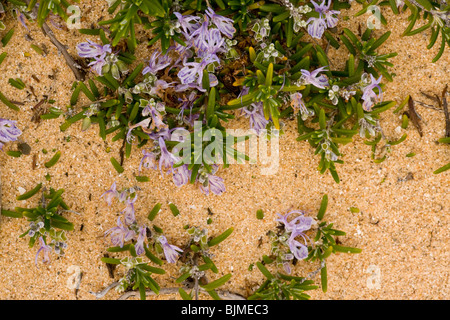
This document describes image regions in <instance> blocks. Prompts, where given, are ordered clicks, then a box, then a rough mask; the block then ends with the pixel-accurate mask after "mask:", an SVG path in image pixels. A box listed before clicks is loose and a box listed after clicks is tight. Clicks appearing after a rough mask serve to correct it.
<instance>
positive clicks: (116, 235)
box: [105, 217, 136, 248]
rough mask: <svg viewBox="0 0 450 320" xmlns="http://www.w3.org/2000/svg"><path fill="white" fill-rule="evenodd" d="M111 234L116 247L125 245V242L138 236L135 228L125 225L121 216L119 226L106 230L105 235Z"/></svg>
mask: <svg viewBox="0 0 450 320" xmlns="http://www.w3.org/2000/svg"><path fill="white" fill-rule="evenodd" d="M109 234H111V243H112V244H113V245H114V246H116V247H121V248H122V247H123V244H124V242H126V241H130V240H131V239H133V238H134V237H135V236H136V233H135V232H134V231H133V230H130V229H128V227H126V226H124V225H123V223H122V221H121V220H120V217H119V218H117V226H115V227H113V228H111V229H109V230H107V231H106V232H105V237H106V236H107V235H109Z"/></svg>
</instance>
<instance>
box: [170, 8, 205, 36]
mask: <svg viewBox="0 0 450 320" xmlns="http://www.w3.org/2000/svg"><path fill="white" fill-rule="evenodd" d="M173 14H174V15H175V16H176V17H177V19H178V21H179V22H180V25H181V28H182V29H183V31H184V33H186V34H188V35H189V34H192V33H193V32H194V31H195V30H197V29H198V28H199V27H200V17H195V16H183V15H182V14H181V13H179V12H174V13H173ZM192 21H194V23H191V22H192Z"/></svg>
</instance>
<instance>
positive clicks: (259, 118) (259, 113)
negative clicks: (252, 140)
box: [241, 102, 269, 134]
mask: <svg viewBox="0 0 450 320" xmlns="http://www.w3.org/2000/svg"><path fill="white" fill-rule="evenodd" d="M241 110H242V111H243V112H244V115H245V117H247V118H250V128H252V129H253V130H255V131H256V133H257V134H259V133H260V131H261V130H263V129H265V128H266V126H267V124H268V123H269V121H268V120H266V118H265V116H264V110H263V103H262V102H256V103H252V104H251V105H249V106H247V107H243V108H242V109H241Z"/></svg>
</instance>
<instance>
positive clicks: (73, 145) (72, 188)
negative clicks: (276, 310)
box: [0, 0, 450, 299]
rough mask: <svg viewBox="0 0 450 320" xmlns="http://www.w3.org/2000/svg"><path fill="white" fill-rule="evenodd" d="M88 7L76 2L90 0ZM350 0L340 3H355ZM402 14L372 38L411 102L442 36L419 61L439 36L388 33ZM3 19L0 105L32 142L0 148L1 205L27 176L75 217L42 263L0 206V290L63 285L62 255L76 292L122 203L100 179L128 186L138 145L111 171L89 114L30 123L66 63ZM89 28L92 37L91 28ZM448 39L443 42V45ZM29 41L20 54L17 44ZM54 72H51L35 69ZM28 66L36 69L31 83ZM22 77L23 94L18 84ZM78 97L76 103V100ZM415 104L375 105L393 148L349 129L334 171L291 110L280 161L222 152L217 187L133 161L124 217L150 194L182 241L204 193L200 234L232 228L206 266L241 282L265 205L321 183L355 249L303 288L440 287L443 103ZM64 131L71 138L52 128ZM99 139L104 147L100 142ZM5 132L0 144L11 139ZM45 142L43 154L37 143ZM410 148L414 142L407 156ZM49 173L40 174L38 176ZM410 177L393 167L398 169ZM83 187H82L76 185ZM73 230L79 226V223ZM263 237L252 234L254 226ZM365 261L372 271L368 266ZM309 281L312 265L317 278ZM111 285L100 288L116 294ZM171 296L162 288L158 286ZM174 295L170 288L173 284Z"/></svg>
mask: <svg viewBox="0 0 450 320" xmlns="http://www.w3.org/2000/svg"><path fill="white" fill-rule="evenodd" d="M81 2H82V4H81V11H82V13H84V14H83V15H82V17H83V27H84V28H88V27H90V25H91V23H92V22H95V21H97V20H98V17H100V16H102V15H105V13H106V10H105V9H106V6H107V5H106V2H105V1H93V0H84V1H81ZM93 3H95V4H96V5H95V8H94V9H93V10H92V11H91V12H90V13H86V12H87V11H88V9H89V8H91V6H92V4H93ZM358 8H359V7H358ZM356 9H357V8H353V9H352V10H350V11H349V13H348V14H349V15H351V14H354V13H355V12H356ZM406 17H407V16H406V15H401V16H397V17H394V16H393V15H391V14H387V18H388V21H389V24H388V26H387V27H383V28H382V29H381V30H377V31H376V34H377V35H381V34H382V33H384V32H386V30H388V29H389V30H392V35H391V37H390V38H389V40H388V41H387V42H386V43H385V45H383V46H382V47H381V49H380V50H381V51H382V52H391V51H396V52H398V56H397V57H395V58H393V59H391V62H393V63H394V64H395V67H394V68H393V69H392V70H393V71H394V72H395V73H396V75H397V76H396V77H395V78H394V82H393V83H390V84H389V86H388V88H387V89H386V91H385V95H384V98H385V99H386V100H396V101H398V102H400V101H401V100H403V99H404V97H405V96H406V95H407V94H411V95H412V96H413V97H414V98H416V99H418V100H421V101H423V102H426V103H429V104H432V103H433V102H432V101H429V100H427V99H425V98H424V97H422V96H421V95H420V93H419V91H420V90H422V91H424V92H427V93H430V94H440V93H441V91H442V89H443V88H444V86H445V84H446V83H448V82H449V80H450V79H449V70H448V69H449V61H450V55H449V50H447V52H446V53H444V55H443V56H442V58H441V59H440V60H439V61H438V62H437V63H434V64H433V63H431V59H432V57H434V55H435V54H436V52H437V49H438V48H433V49H432V50H430V51H427V50H426V45H427V43H428V37H429V34H428V33H424V34H420V35H416V36H414V37H406V38H402V37H401V33H402V31H403V30H404V29H405V28H406V26H407V20H406ZM365 19H367V16H366V17H361V18H359V19H358V20H356V19H354V18H351V19H350V20H349V21H347V22H342V21H341V23H340V25H339V26H340V27H349V28H350V29H352V30H353V31H355V32H356V30H357V25H356V23H355V21H361V22H362V23H364V22H365ZM6 25H7V29H9V28H11V27H12V26H16V31H15V34H14V37H13V39H12V40H11V42H10V43H9V44H8V46H7V47H6V48H4V49H0V52H3V51H6V52H8V57H7V58H6V60H5V61H4V62H3V64H2V65H1V66H0V70H1V75H2V76H1V77H0V88H1V91H2V92H3V93H4V94H5V95H6V96H7V97H8V98H10V99H11V100H16V101H24V102H25V105H24V106H22V107H21V109H22V111H21V112H20V113H16V112H14V111H11V110H10V109H8V108H6V107H5V106H4V105H1V106H0V117H2V118H8V119H16V120H18V126H19V128H21V129H22V130H23V135H22V137H21V139H22V141H24V142H27V143H28V144H29V145H30V146H31V148H32V152H31V155H28V156H22V157H20V158H12V157H8V156H6V155H5V154H4V153H0V163H1V174H2V183H3V184H2V198H3V199H2V205H3V208H5V209H13V208H14V207H15V206H22V207H25V206H32V205H35V204H36V203H37V201H38V199H37V197H33V198H32V199H29V200H28V201H24V202H20V201H16V200H15V199H16V196H17V195H18V194H19V191H18V188H19V187H22V188H25V189H26V190H30V189H31V188H32V187H34V186H35V185H36V184H37V183H39V182H44V183H45V185H46V186H47V187H50V186H52V187H54V188H64V189H65V191H66V192H65V194H64V196H65V197H64V198H65V200H66V202H67V203H68V204H69V205H70V206H71V208H72V210H75V211H77V212H79V213H80V215H75V214H69V217H70V220H71V221H72V222H73V223H74V224H75V231H74V232H71V233H69V234H68V237H69V241H68V244H69V248H68V249H67V250H66V255H65V257H63V258H59V259H55V256H53V260H52V262H51V264H50V265H43V264H39V268H37V267H36V266H35V265H34V257H35V254H36V251H37V248H36V247H35V248H32V249H29V248H28V243H27V241H26V240H25V239H19V238H18V236H19V235H20V234H22V233H23V232H24V231H25V230H27V226H28V223H27V222H26V220H25V219H22V220H17V219H11V218H5V217H1V218H0V266H1V267H0V283H2V285H1V286H0V299H75V298H76V296H75V293H74V290H72V289H69V288H68V287H67V281H68V279H69V278H70V276H71V273H68V271H67V270H68V268H69V267H71V266H73V265H74V266H79V267H80V268H81V270H82V272H83V277H82V281H81V286H80V289H79V291H78V295H77V297H78V299H94V297H93V296H92V295H91V294H89V291H100V290H101V289H103V288H104V287H105V286H107V285H108V284H110V283H111V282H112V281H113V280H112V279H111V278H109V275H108V271H107V268H106V266H105V264H104V263H102V262H101V261H100V258H101V257H102V256H103V254H104V253H105V252H106V248H107V247H108V246H109V242H108V239H104V238H103V237H102V235H103V232H104V231H106V230H107V229H109V228H111V227H112V226H114V224H115V221H116V219H117V216H118V212H119V211H120V210H121V209H122V207H120V206H118V205H114V206H113V207H112V208H109V207H108V206H107V204H106V203H105V202H104V201H103V200H101V199H99V197H100V195H101V194H102V193H103V192H104V191H105V190H106V189H108V188H109V186H110V185H111V184H112V182H113V181H117V184H118V187H119V188H122V187H131V186H134V185H135V184H136V182H135V179H134V175H137V174H138V165H139V161H140V159H141V153H140V151H139V150H136V149H135V150H134V151H133V153H132V156H131V158H130V159H127V160H126V161H125V163H124V168H125V172H124V173H123V174H121V175H119V176H118V175H117V172H116V171H115V170H114V168H113V167H112V165H111V163H110V161H109V158H110V157H111V156H114V157H116V158H118V154H119V148H120V146H121V145H120V142H116V143H112V142H111V140H110V138H109V139H107V140H106V142H105V141H103V140H102V139H101V138H100V137H99V136H98V130H97V128H96V127H95V126H93V127H92V128H91V129H89V130H88V131H86V132H81V130H80V123H77V124H75V125H73V126H72V127H71V128H69V129H68V130H67V131H66V132H60V130H59V125H60V124H61V123H62V121H63V119H62V117H61V118H59V119H56V120H50V121H42V122H41V123H40V124H39V125H36V124H35V123H32V122H30V119H31V116H32V111H31V108H32V107H33V106H34V105H36V104H37V102H38V101H39V100H41V99H42V97H43V96H44V95H47V96H48V97H49V99H54V100H56V101H57V102H56V103H55V105H56V106H59V107H61V108H62V109H63V110H65V107H66V105H68V103H69V98H70V92H69V89H70V87H71V86H72V83H73V81H74V77H73V74H72V72H71V71H70V69H69V68H68V67H67V66H66V64H65V62H64V60H63V58H62V57H61V56H59V55H58V53H57V50H56V49H55V48H54V46H53V45H52V44H51V43H50V42H49V41H48V39H45V38H44V37H43V36H42V34H41V32H40V30H39V29H38V28H37V27H36V25H30V24H29V26H30V29H31V36H32V37H33V39H34V40H33V41H31V42H30V41H27V40H25V38H24V35H25V34H26V30H25V29H24V28H22V27H20V26H19V25H18V24H17V22H16V21H13V20H12V19H7V20H6ZM55 33H56V35H57V37H58V38H59V40H60V41H61V42H62V43H65V44H67V45H68V47H69V51H70V52H71V53H72V54H76V50H75V46H76V44H77V43H79V42H81V41H85V39H86V38H87V37H85V36H83V35H80V34H78V33H77V31H57V30H56V31H55ZM92 39H95V37H93V38H92ZM32 43H34V44H37V45H41V44H45V45H46V47H47V48H48V51H49V54H48V56H47V57H45V58H44V57H41V56H39V55H38V54H36V53H35V52H34V51H33V50H32V49H31V48H30V45H31V44H32ZM447 49H448V48H447ZM25 52H29V53H30V54H31V57H24V53H25ZM344 53H345V50H339V51H338V52H336V51H335V50H332V49H330V52H329V55H330V56H331V57H332V58H333V59H334V63H336V64H339V63H342V61H343V59H344V56H343V54H344ZM149 56H150V52H147V51H146V50H145V48H143V47H140V50H139V57H140V58H145V57H149ZM53 74H55V78H54V80H52V79H50V78H49V77H48V76H49V75H53ZM31 75H35V76H36V77H37V78H39V80H40V82H39V83H37V82H36V81H35V80H34V79H32V77H31ZM12 77H13V78H21V79H22V80H23V81H24V82H25V83H26V84H27V89H25V90H22V91H21V90H17V89H15V88H13V87H11V86H10V85H9V84H8V79H9V78H12ZM30 86H32V87H33V88H34V92H35V94H36V97H35V96H33V95H32V94H31V91H30ZM80 105H81V104H79V106H80ZM417 110H418V112H419V113H420V115H421V116H422V118H423V123H422V124H423V131H424V135H423V137H422V138H421V137H419V134H418V132H417V131H416V129H415V128H414V127H413V125H412V124H410V126H409V127H408V129H407V130H403V129H402V130H401V131H400V132H399V131H396V130H395V129H396V128H397V127H398V126H400V124H401V120H400V119H399V115H394V114H393V113H392V111H388V112H386V113H385V114H383V116H382V122H381V125H382V127H383V130H384V132H385V134H386V135H387V137H389V138H390V139H398V138H400V137H401V136H402V135H403V134H404V133H407V134H408V139H407V140H406V141H405V142H404V143H402V144H400V145H398V146H394V147H393V148H392V152H391V153H390V154H389V156H388V159H387V160H386V161H385V162H383V163H381V164H375V163H374V162H373V161H372V160H371V159H370V154H371V150H370V147H369V146H367V145H365V144H364V143H363V142H362V141H361V140H360V139H359V138H357V139H355V140H356V141H355V143H352V144H349V145H347V146H345V147H343V148H342V152H343V153H344V154H345V156H344V158H343V159H344V161H345V164H344V165H342V166H341V165H339V166H338V172H339V174H340V177H341V183H340V184H336V183H335V182H334V181H333V179H332V178H331V176H330V175H329V174H325V175H320V174H319V173H318V172H317V170H316V168H317V164H318V157H316V156H314V154H313V150H312V149H311V148H310V147H309V144H308V143H307V142H297V141H296V140H295V139H296V137H297V133H296V124H295V122H287V123H286V134H285V135H284V136H283V137H282V139H281V141H280V169H279V171H278V173H277V174H276V175H272V176H264V175H261V174H260V167H259V166H256V165H234V166H231V167H230V168H229V169H226V170H220V172H219V175H220V176H222V177H223V178H224V179H225V184H226V187H227V191H226V193H224V194H223V195H222V196H220V197H218V196H214V195H211V196H209V197H206V196H204V195H203V194H202V193H201V192H200V191H199V190H198V188H197V187H195V186H191V185H189V186H185V187H183V188H177V187H176V186H174V185H173V183H172V182H171V181H170V180H169V179H168V177H162V176H161V175H160V173H159V172H158V171H152V170H149V171H145V172H144V173H143V174H145V175H147V176H149V177H150V178H151V182H148V183H138V185H139V187H140V188H142V191H141V192H140V194H139V199H138V201H137V203H136V209H137V218H138V221H139V222H140V223H144V222H146V216H147V214H148V212H149V210H150V209H151V208H152V207H153V205H154V204H155V203H157V202H160V203H162V204H163V210H162V212H161V213H160V214H159V215H158V217H157V218H156V220H155V221H154V223H155V224H157V225H158V226H159V227H161V228H163V229H164V231H165V233H166V235H167V238H168V239H169V241H170V242H171V243H174V244H176V245H178V246H182V245H184V243H185V241H186V239H187V233H186V232H185V231H184V230H183V226H184V225H186V224H189V225H191V226H193V225H197V226H201V227H206V226H207V224H206V220H207V219H208V218H209V217H210V216H209V215H208V211H207V208H208V207H209V208H210V209H211V210H212V212H214V215H213V216H212V217H211V218H212V220H213V223H212V224H211V225H209V226H207V227H208V229H209V231H210V233H209V234H210V235H217V234H219V233H220V232H223V231H224V230H226V229H227V228H229V227H234V228H235V231H234V233H233V234H232V236H231V237H230V238H229V239H227V240H226V241H225V242H223V243H221V244H220V245H219V246H218V247H215V248H214V249H213V250H212V252H213V253H214V254H215V255H216V256H215V257H214V261H215V262H216V265H217V267H218V268H219V276H220V275H223V274H226V273H230V272H231V273H232V275H233V276H232V278H231V280H230V281H229V282H228V283H227V284H226V285H225V286H224V289H227V290H230V291H233V292H236V293H239V294H243V295H247V294H248V293H251V292H253V290H254V289H255V288H256V287H257V286H258V285H259V284H260V283H262V281H263V276H262V274H261V273H260V272H259V271H258V270H257V268H255V269H254V270H253V271H252V272H250V271H248V266H249V265H250V264H251V263H255V262H256V261H259V260H260V259H261V257H262V255H263V254H268V253H269V243H268V238H267V236H266V232H267V231H268V230H270V229H274V227H275V226H276V223H275V222H274V219H275V218H276V213H277V212H278V213H285V212H286V211H287V210H288V209H291V208H292V209H303V210H307V211H308V212H310V213H311V215H315V214H316V212H317V209H318V207H319V205H320V201H321V198H322V195H323V194H328V196H329V207H328V212H327V215H326V220H327V221H330V222H335V227H336V228H338V229H341V230H344V231H346V232H347V237H340V240H341V242H342V244H343V245H345V246H355V247H359V248H362V249H363V252H362V253H361V254H358V255H348V254H337V255H335V256H332V257H330V258H329V259H328V260H327V262H328V273H329V290H328V292H327V293H326V294H323V293H322V292H321V291H320V290H316V291H312V292H311V295H312V298H313V299H448V298H449V296H450V295H449V294H450V286H449V278H448V277H449V262H450V258H449V250H448V246H449V239H450V234H449V214H450V209H449V208H450V197H449V191H450V183H449V181H450V180H449V177H450V172H445V173H442V174H440V175H434V174H433V171H434V170H436V169H437V168H439V167H441V166H442V165H444V164H445V163H448V162H449V161H450V149H449V146H448V145H442V144H437V143H436V141H437V140H438V139H439V138H442V137H443V136H444V125H445V124H444V115H443V113H441V112H437V111H434V110H430V109H426V108H424V107H421V106H417ZM229 126H230V128H247V126H248V123H247V120H246V119H239V120H236V121H233V122H231V123H230V125H229ZM68 136H70V142H66V140H65V138H66V137H68ZM107 147H111V152H110V153H106V148H107ZM15 148H16V147H15V145H14V144H13V145H8V146H7V147H5V150H9V149H15ZM42 149H47V150H48V151H49V153H48V154H46V155H45V154H43V153H42V151H41V150H42ZM53 149H55V150H60V151H61V152H62V156H61V159H60V161H59V162H58V163H57V165H56V166H54V167H53V168H50V169H46V168H45V167H44V165H43V164H44V162H46V161H48V160H49V159H50V158H51V157H52V156H53V154H54V152H53V151H52V150H53ZM411 152H414V153H416V156H414V157H412V158H407V157H406V154H408V153H411ZM33 155H36V156H37V164H38V165H37V167H36V168H35V169H34V170H33V169H32V161H33ZM47 173H49V174H50V175H51V183H48V182H45V179H44V176H45V175H46V174H47ZM410 173H411V174H412V176H413V179H411V180H408V181H403V180H402V179H404V178H405V177H406V176H407V175H408V174H410ZM90 195H91V199H92V200H89V196H90ZM169 202H173V203H175V204H176V205H177V206H178V208H179V209H180V211H181V214H180V215H179V216H178V217H176V218H174V217H173V216H172V214H171V212H170V211H169V209H168V206H167V204H168V203H169ZM350 207H357V208H359V209H360V213H351V212H350V210H349V208H350ZM258 209H263V210H264V212H265V218H264V220H257V219H256V211H257V210H258ZM82 225H83V226H84V227H83V230H82V231H80V228H81V226H82ZM260 239H262V245H261V246H260V247H258V243H259V240H260ZM178 267H179V266H173V265H170V266H167V265H165V266H164V268H165V269H166V270H167V274H166V275H164V276H158V277H157V278H156V279H157V281H158V282H159V284H160V285H161V286H162V287H164V286H169V287H172V286H175V284H174V279H175V278H176V277H178V275H179V274H178ZM316 268H317V264H310V263H305V262H299V263H298V264H297V267H296V268H295V269H294V272H295V274H297V275H305V274H306V273H307V272H310V271H313V270H315V269H316ZM123 272H124V269H123V268H121V267H119V268H117V269H116V280H117V279H119V277H120V276H121V275H123ZM374 272H375V273H377V272H378V274H379V277H378V280H376V281H375V282H372V281H371V280H372V279H375V278H376V275H374ZM316 281H317V283H319V278H316ZM118 296H119V294H117V293H116V292H114V291H111V292H110V293H108V295H107V296H106V297H105V299H116V298H117V297H118ZM168 298H173V296H162V297H160V299H168ZM175 298H178V297H176V296H175Z"/></svg>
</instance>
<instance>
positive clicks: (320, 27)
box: [306, 17, 327, 39]
mask: <svg viewBox="0 0 450 320" xmlns="http://www.w3.org/2000/svg"><path fill="white" fill-rule="evenodd" d="M306 23H307V24H308V33H309V35H310V36H311V37H313V38H316V39H321V38H322V35H323V33H324V32H325V29H326V28H327V24H326V21H325V20H324V19H322V18H315V17H311V18H309V19H308V21H307V22H306Z"/></svg>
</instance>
